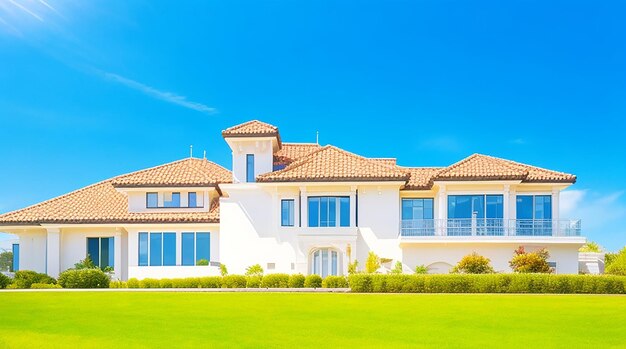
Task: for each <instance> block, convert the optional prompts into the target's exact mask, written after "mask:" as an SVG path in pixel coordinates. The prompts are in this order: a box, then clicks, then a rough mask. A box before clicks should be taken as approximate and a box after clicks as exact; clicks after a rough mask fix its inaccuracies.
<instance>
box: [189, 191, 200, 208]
mask: <svg viewBox="0 0 626 349" xmlns="http://www.w3.org/2000/svg"><path fill="white" fill-rule="evenodd" d="M197 195H198V194H197V193H196V192H195V191H193V192H189V193H187V206H189V207H198V196H197Z"/></svg>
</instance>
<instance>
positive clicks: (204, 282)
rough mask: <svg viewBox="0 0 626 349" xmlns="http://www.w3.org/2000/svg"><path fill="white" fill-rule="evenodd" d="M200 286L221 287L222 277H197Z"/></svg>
mask: <svg viewBox="0 0 626 349" xmlns="http://www.w3.org/2000/svg"><path fill="white" fill-rule="evenodd" d="M198 284H199V286H198V287H200V288H220V287H222V278H221V277H220V276H205V277H201V278H198Z"/></svg>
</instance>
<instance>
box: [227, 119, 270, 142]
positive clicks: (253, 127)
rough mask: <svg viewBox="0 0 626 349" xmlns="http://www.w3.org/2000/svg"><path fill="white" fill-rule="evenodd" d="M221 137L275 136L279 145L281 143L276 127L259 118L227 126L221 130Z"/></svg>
mask: <svg viewBox="0 0 626 349" xmlns="http://www.w3.org/2000/svg"><path fill="white" fill-rule="evenodd" d="M222 137H224V138H227V137H276V138H277V140H278V145H279V147H280V144H281V142H280V134H279V133H278V127H276V126H274V125H270V124H268V123H265V122H262V121H259V120H252V121H248V122H244V123H243V124H239V125H235V126H233V127H229V128H227V129H225V130H223V131H222Z"/></svg>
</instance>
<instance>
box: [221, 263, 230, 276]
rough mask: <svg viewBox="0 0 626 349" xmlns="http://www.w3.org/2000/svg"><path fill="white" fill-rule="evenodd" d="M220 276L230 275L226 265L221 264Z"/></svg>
mask: <svg viewBox="0 0 626 349" xmlns="http://www.w3.org/2000/svg"><path fill="white" fill-rule="evenodd" d="M220 274H221V275H222V276H226V275H228V269H226V264H220Z"/></svg>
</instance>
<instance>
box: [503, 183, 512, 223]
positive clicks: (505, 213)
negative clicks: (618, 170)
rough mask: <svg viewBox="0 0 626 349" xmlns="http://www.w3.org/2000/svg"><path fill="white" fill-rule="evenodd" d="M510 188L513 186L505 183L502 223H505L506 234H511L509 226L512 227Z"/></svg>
mask: <svg viewBox="0 0 626 349" xmlns="http://www.w3.org/2000/svg"><path fill="white" fill-rule="evenodd" d="M510 190H511V186H510V185H508V184H505V185H504V190H503V192H502V220H503V222H502V224H503V225H504V235H509V228H510V227H511V221H510V218H511V211H510V209H511V205H510V204H509V202H510V199H511V198H510V196H509V195H510Z"/></svg>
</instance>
